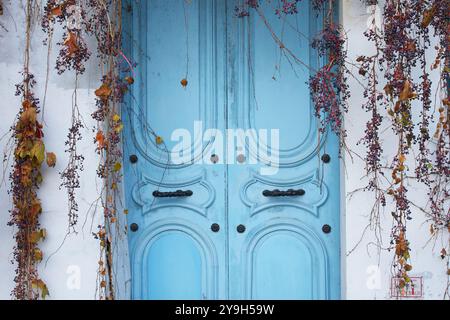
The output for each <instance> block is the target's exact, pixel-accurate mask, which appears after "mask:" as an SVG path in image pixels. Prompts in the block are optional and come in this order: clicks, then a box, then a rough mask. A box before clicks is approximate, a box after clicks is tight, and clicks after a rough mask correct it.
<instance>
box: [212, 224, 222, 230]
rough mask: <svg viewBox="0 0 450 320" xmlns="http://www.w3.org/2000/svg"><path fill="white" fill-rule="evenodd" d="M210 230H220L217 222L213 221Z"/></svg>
mask: <svg viewBox="0 0 450 320" xmlns="http://www.w3.org/2000/svg"><path fill="white" fill-rule="evenodd" d="M211 230H212V232H219V230H220V226H219V224H217V223H213V224H212V225H211Z"/></svg>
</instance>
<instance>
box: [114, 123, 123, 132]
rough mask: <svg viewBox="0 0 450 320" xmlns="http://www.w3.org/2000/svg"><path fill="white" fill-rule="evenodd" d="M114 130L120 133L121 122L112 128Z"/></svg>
mask: <svg viewBox="0 0 450 320" xmlns="http://www.w3.org/2000/svg"><path fill="white" fill-rule="evenodd" d="M114 130H115V131H116V132H117V133H120V132H121V131H122V130H123V124H122V123H121V124H119V125H117V126H116V127H115V128H114Z"/></svg>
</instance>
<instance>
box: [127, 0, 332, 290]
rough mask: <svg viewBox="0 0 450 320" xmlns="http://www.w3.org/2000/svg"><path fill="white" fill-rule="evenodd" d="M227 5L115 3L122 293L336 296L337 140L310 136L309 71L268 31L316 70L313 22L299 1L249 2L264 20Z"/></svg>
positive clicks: (218, 1)
mask: <svg viewBox="0 0 450 320" xmlns="http://www.w3.org/2000/svg"><path fill="white" fill-rule="evenodd" d="M239 2H241V1H237V0H236V1H231V0H229V1H225V0H215V1H211V0H189V1H188V0H169V1H168V0H151V1H131V2H130V3H129V5H128V6H126V10H125V12H126V13H127V14H126V15H125V16H126V18H125V21H124V22H125V26H126V28H127V29H126V30H127V31H126V33H127V34H128V35H132V37H133V40H132V41H128V51H129V52H128V53H127V54H128V55H129V56H130V57H132V58H133V59H134V60H135V61H136V62H137V63H138V67H137V68H136V72H137V74H136V75H135V77H136V79H135V80H136V81H135V85H134V87H133V90H132V93H131V94H130V99H129V101H128V103H126V108H125V115H124V117H125V118H126V119H127V123H128V125H127V126H126V130H125V143H124V154H125V157H126V159H130V161H129V163H128V164H126V165H125V166H124V167H125V172H124V174H125V177H124V180H125V194H126V208H127V209H128V212H129V213H128V228H129V230H128V238H129V249H130V257H131V269H132V270H131V271H132V298H134V299H337V298H339V296H340V245H339V242H340V241H339V240H340V231H339V229H340V228H339V212H340V210H339V206H340V204H339V198H340V191H339V160H338V141H337V138H336V137H335V136H334V135H333V134H332V133H331V132H326V133H325V134H321V135H319V134H318V128H317V121H316V119H315V117H314V108H313V106H312V103H311V99H310V96H309V91H308V87H307V85H306V82H307V80H308V78H309V76H310V71H309V69H306V68H302V67H301V66H299V65H297V64H295V63H293V62H292V61H289V60H288V59H287V58H286V56H284V55H283V52H282V51H281V50H280V46H279V44H277V43H276V42H275V41H274V39H273V37H272V32H274V33H275V34H277V35H279V37H280V40H281V41H282V42H283V44H284V45H285V46H286V47H287V48H289V49H290V50H292V52H293V53H294V54H295V55H296V56H297V57H298V58H299V59H301V60H302V61H304V62H306V63H307V64H309V65H311V66H313V67H317V66H318V65H319V64H320V63H321V61H320V60H319V59H318V58H317V56H315V54H314V51H313V50H312V49H311V48H310V45H309V43H310V40H311V39H310V37H311V36H312V35H314V34H315V33H317V32H318V30H320V28H321V17H318V16H317V15H316V13H315V12H313V10H312V8H311V5H310V1H301V2H300V3H299V10H298V11H299V13H298V14H297V15H293V16H287V17H285V18H282V19H280V18H278V17H277V16H275V15H274V10H275V7H276V5H277V4H278V1H261V5H260V8H259V10H261V12H262V13H263V15H264V16H265V18H266V19H267V21H266V22H267V24H266V23H265V22H264V20H263V19H261V17H259V16H258V15H255V14H251V15H250V17H244V18H237V17H236V15H235V8H236V5H237V4H238V3H239ZM267 25H270V26H271V27H270V29H269V28H268V27H267ZM183 80H186V81H183ZM208 129H209V130H208ZM211 129H212V130H211ZM273 129H277V130H278V131H274V130H273ZM227 133H228V136H227V135H226V134H227ZM186 137H190V138H186ZM277 137H278V139H277ZM181 141H182V142H181ZM325 153H326V154H327V155H328V156H329V158H330V161H326V162H324V161H322V160H321V157H322V155H323V154H325ZM327 160H328V159H327Z"/></svg>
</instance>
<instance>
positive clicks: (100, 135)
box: [95, 130, 106, 149]
mask: <svg viewBox="0 0 450 320" xmlns="http://www.w3.org/2000/svg"><path fill="white" fill-rule="evenodd" d="M95 141H97V143H98V148H99V149H103V148H105V146H106V142H105V136H104V135H103V131H101V130H99V131H98V132H97V134H96V135H95Z"/></svg>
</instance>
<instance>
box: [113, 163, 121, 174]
mask: <svg viewBox="0 0 450 320" xmlns="http://www.w3.org/2000/svg"><path fill="white" fill-rule="evenodd" d="M120 169H122V164H121V163H120V162H116V163H115V164H114V169H113V170H114V171H115V172H117V171H120Z"/></svg>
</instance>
